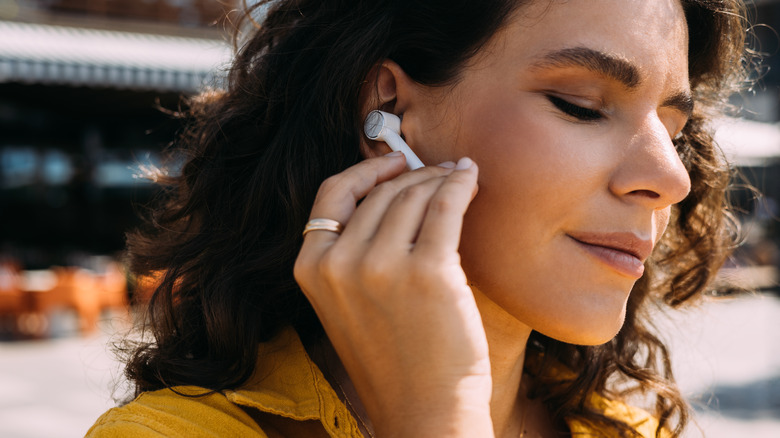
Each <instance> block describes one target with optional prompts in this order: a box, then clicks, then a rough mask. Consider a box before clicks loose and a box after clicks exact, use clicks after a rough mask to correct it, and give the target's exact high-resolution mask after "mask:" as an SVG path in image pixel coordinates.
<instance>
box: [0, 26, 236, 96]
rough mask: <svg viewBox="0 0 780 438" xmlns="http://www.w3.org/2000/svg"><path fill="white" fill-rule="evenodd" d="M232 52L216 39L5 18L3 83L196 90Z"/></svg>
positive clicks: (1, 29)
mask: <svg viewBox="0 0 780 438" xmlns="http://www.w3.org/2000/svg"><path fill="white" fill-rule="evenodd" d="M230 57H231V49H230V46H229V45H228V44H227V43H226V42H224V41H219V40H214V39H206V38H202V39H201V38H184V37H175V36H164V35H151V34H142V33H131V32H115V31H105V30H94V29H84V28H76V27H65V26H50V25H42V24H29V23H16V22H9V21H0V83H2V82H17V83H18V82H22V83H40V84H59V85H73V86H89V87H109V88H123V89H139V90H159V91H174V92H194V91H197V90H199V89H201V88H202V87H203V86H204V85H212V84H214V83H215V81H217V80H218V78H219V77H220V76H221V74H222V72H223V71H224V69H225V67H226V65H227V63H228V62H229V60H230Z"/></svg>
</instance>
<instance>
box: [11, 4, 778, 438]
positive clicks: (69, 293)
mask: <svg viewBox="0 0 780 438" xmlns="http://www.w3.org/2000/svg"><path fill="white" fill-rule="evenodd" d="M240 1H241V0H0V436H2V437H44V436H45V437H58V436H62V437H65V436H79V435H83V434H84V432H86V430H87V428H88V427H89V426H90V425H91V424H92V422H94V420H95V419H96V418H97V416H98V415H100V414H101V413H102V412H103V411H104V410H106V409H108V408H110V407H111V406H113V405H114V403H115V402H114V399H115V398H122V397H123V396H125V395H126V387H125V386H124V385H123V383H122V379H121V366H120V363H119V362H118V361H117V359H116V358H115V356H114V355H113V353H112V351H111V345H112V343H113V342H114V341H116V340H118V339H121V337H122V336H123V335H124V334H125V333H126V332H127V330H128V329H129V327H130V325H131V321H132V315H133V310H132V309H133V305H134V304H131V303H138V302H143V297H144V296H146V294H148V289H149V286H148V284H149V281H148V280H144V279H136V278H132V277H131V276H129V275H128V274H127V272H126V270H125V267H124V266H123V263H122V250H123V245H124V232H125V231H126V230H128V229H130V228H132V227H133V226H135V225H137V224H138V223H139V221H138V211H139V209H141V208H142V206H143V205H144V204H145V203H147V202H148V201H149V200H150V199H152V197H153V196H154V194H155V191H156V190H157V189H156V187H155V185H154V183H153V182H151V181H149V180H148V179H146V178H144V175H146V174H148V173H149V170H150V169H158V168H162V169H165V166H169V167H170V168H168V169H165V170H167V171H169V172H176V164H175V163H166V162H164V161H163V160H162V154H161V151H162V150H163V148H164V147H165V146H166V145H167V144H168V143H169V142H170V141H171V139H172V138H173V137H174V135H175V133H176V131H177V129H178V128H179V124H178V122H177V120H176V119H175V118H174V117H173V116H172V114H171V111H173V110H176V109H177V108H178V107H179V105H180V99H181V97H183V96H191V95H193V94H194V93H197V92H198V91H199V90H202V89H204V87H209V86H218V84H219V81H220V78H221V77H222V76H223V74H224V69H225V68H226V65H227V63H228V62H229V60H230V55H231V49H230V45H229V44H228V34H229V31H228V30H226V29H230V26H229V24H226V23H229V18H228V20H226V19H225V16H226V14H228V17H230V15H229V13H230V11H231V10H233V9H234V8H235V7H236V6H237V5H238V3H240ZM751 16H752V18H753V20H752V21H753V22H754V23H761V25H759V26H756V27H755V29H754V31H753V36H752V40H753V41H752V42H753V46H754V47H756V48H757V49H758V50H759V51H761V52H763V53H765V54H766V55H769V56H767V57H766V58H765V60H764V62H763V64H762V67H761V68H760V69H759V70H758V71H757V72H756V75H755V76H756V78H759V81H758V82H757V84H756V85H755V86H754V87H753V89H752V90H751V91H749V92H745V93H743V94H740V95H735V96H734V97H733V99H732V103H733V104H734V105H735V106H736V107H737V108H738V109H739V110H738V111H736V112H735V114H734V117H729V118H723V119H722V120H719V121H718V122H717V132H716V138H717V140H718V141H719V143H720V145H721V146H722V147H723V149H724V151H725V153H726V155H727V156H728V157H729V158H730V159H731V160H732V161H733V162H734V163H735V164H736V165H737V166H738V168H739V170H740V172H741V173H742V175H744V177H745V179H746V181H745V182H746V183H749V184H752V185H753V186H755V187H757V188H758V189H759V191H760V192H761V193H762V194H763V196H762V197H760V198H756V197H755V196H754V195H753V194H752V192H751V191H750V190H747V189H746V188H745V187H744V186H743V185H735V187H734V190H733V192H732V196H733V198H734V199H735V201H736V203H737V205H738V207H739V219H740V222H741V223H742V224H743V226H744V229H745V239H744V244H743V245H742V246H741V247H740V248H739V249H738V250H737V253H736V254H735V256H734V258H733V260H732V261H731V262H730V263H729V264H728V265H727V266H726V267H725V268H724V269H723V271H722V272H721V274H720V277H719V280H718V282H717V284H716V286H715V287H714V289H713V291H712V293H711V294H710V295H711V296H710V297H709V299H708V300H707V301H705V302H704V303H702V304H701V305H699V306H698V307H695V308H692V309H689V310H686V311H684V312H678V313H674V314H668V315H667V314H664V313H661V312H660V311H659V313H658V325H659V326H660V327H661V329H662V330H663V331H664V333H666V334H667V335H666V336H667V340H668V341H669V343H670V345H671V347H672V354H673V356H674V358H675V370H676V372H677V375H678V379H679V380H680V384H681V386H682V388H683V390H684V392H685V394H686V396H687V397H688V398H689V400H690V401H691V403H692V404H693V405H694V406H695V408H696V411H697V422H698V424H699V426H700V427H699V428H698V429H697V428H694V429H693V430H692V431H691V436H702V435H705V436H710V437H742V436H745V437H747V436H749V437H780V299H778V274H777V272H778V267H780V251H779V250H778V245H779V244H780V223H778V214H780V210H779V208H780V207H778V202H779V201H780V124H779V123H778V122H780V65H779V64H780V59H779V58H778V56H774V55H776V53H777V51H778V47H779V44H778V41H780V39H779V38H778V35H777V33H776V32H775V31H774V30H773V29H780V1H774V0H764V1H760V0H757V1H755V2H753V3H751Z"/></svg>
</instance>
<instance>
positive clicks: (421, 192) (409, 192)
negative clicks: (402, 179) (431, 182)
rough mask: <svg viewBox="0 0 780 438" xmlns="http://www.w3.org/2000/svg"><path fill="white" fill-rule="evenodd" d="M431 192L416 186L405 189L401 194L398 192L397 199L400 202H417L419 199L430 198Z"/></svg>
mask: <svg viewBox="0 0 780 438" xmlns="http://www.w3.org/2000/svg"><path fill="white" fill-rule="evenodd" d="M429 192H430V191H429V190H428V189H427V188H426V187H424V186H420V185H414V186H409V187H405V188H403V189H402V190H401V191H400V192H398V195H397V196H396V198H397V199H399V200H400V201H404V200H410V201H411V200H416V199H419V198H424V197H427V196H429Z"/></svg>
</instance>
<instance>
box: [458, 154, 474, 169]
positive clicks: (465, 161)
mask: <svg viewBox="0 0 780 438" xmlns="http://www.w3.org/2000/svg"><path fill="white" fill-rule="evenodd" d="M473 164H474V162H473V161H471V158H469V157H463V158H461V159H460V160H458V164H457V165H456V166H455V170H465V169H468V168H470V167H471V166H472V165H473Z"/></svg>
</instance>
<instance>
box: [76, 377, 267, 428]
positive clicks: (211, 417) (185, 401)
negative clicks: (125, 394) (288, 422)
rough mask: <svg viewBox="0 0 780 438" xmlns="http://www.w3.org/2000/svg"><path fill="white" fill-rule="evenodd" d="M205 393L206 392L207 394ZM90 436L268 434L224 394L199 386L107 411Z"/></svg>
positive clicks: (146, 396)
mask: <svg viewBox="0 0 780 438" xmlns="http://www.w3.org/2000/svg"><path fill="white" fill-rule="evenodd" d="M204 394H205V395H204ZM86 436H87V437H90V438H92V437H125V436H134V437H141V438H145V437H161V436H166V437H215V436H259V437H265V436H266V435H265V434H264V433H263V431H262V430H261V429H260V428H259V427H258V425H257V423H256V422H255V421H254V420H252V418H251V417H250V416H249V415H248V414H247V413H246V412H245V411H244V410H243V409H242V408H241V407H239V406H237V405H235V404H234V403H231V402H230V401H229V400H228V399H227V397H225V395H223V394H221V393H209V391H208V390H206V389H203V388H198V387H191V386H190V387H177V388H173V389H170V388H168V389H161V390H158V391H152V392H146V393H143V394H141V395H140V396H138V397H137V398H136V399H135V400H133V401H132V402H130V403H128V404H127V405H125V406H122V407H117V408H113V409H111V410H109V411H108V412H106V413H105V414H103V415H102V416H101V417H100V418H99V419H98V420H97V422H95V424H94V425H93V426H92V428H90V430H89V431H88V432H87V435H86Z"/></svg>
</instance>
